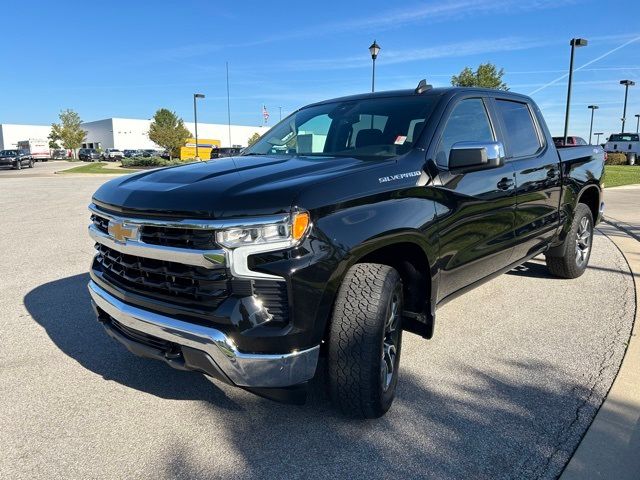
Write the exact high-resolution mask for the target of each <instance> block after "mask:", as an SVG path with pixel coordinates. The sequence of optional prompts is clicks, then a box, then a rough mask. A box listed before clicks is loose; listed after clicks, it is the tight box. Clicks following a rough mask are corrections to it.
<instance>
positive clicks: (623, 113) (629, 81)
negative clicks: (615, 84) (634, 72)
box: [620, 80, 636, 133]
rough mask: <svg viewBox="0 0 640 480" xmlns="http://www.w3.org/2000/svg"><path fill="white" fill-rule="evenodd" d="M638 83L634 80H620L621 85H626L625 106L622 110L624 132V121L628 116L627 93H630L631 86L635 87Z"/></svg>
mask: <svg viewBox="0 0 640 480" xmlns="http://www.w3.org/2000/svg"><path fill="white" fill-rule="evenodd" d="M635 84H636V82H634V81H633V80H620V85H624V108H623V110H622V131H621V132H620V133H624V121H625V117H626V116H627V95H628V94H629V87H633V86H634V85H635Z"/></svg>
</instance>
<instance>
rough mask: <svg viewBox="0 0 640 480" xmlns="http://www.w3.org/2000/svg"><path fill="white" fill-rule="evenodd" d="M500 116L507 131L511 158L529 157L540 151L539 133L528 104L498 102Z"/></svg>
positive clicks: (509, 101) (508, 101) (507, 101)
mask: <svg viewBox="0 0 640 480" xmlns="http://www.w3.org/2000/svg"><path fill="white" fill-rule="evenodd" d="M496 106H497V109H498V114H499V115H500V116H501V117H502V122H503V123H504V127H505V129H506V135H507V138H506V140H507V149H508V151H509V155H510V156H511V157H516V158H517V157H528V156H531V155H535V154H536V152H537V151H538V150H540V147H541V145H540V139H539V138H538V131H537V129H536V127H535V124H534V123H533V117H532V116H531V111H530V110H529V106H528V105H527V104H526V103H522V102H513V101H511V100H498V99H497V100H496Z"/></svg>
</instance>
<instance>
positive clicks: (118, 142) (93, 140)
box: [0, 118, 270, 150]
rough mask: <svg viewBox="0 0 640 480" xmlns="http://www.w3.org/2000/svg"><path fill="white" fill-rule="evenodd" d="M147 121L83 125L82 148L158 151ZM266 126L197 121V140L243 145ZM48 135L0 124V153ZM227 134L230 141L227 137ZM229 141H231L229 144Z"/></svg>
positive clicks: (43, 128) (46, 128) (45, 129)
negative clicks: (84, 136) (204, 139)
mask: <svg viewBox="0 0 640 480" xmlns="http://www.w3.org/2000/svg"><path fill="white" fill-rule="evenodd" d="M150 125H151V120H138V119H133V118H106V119H104V120H97V121H95V122H85V123H83V124H82V129H83V130H84V131H85V132H87V136H86V138H85V141H84V143H83V145H82V146H83V147H87V148H103V149H104V148H117V149H119V150H125V149H131V150H134V149H149V148H151V149H159V148H160V147H159V146H158V145H156V144H155V143H153V142H152V141H151V140H149V136H148V133H149V126H150ZM185 127H186V128H187V129H188V130H189V131H190V132H191V133H192V134H195V125H194V124H193V123H190V122H185ZM269 128H270V127H265V126H258V127H251V126H246V125H231V132H229V125H224V124H217V123H200V122H198V138H207V139H215V140H218V141H219V142H220V145H221V146H223V147H226V146H242V147H244V146H246V145H247V141H248V139H249V137H251V136H252V135H253V134H254V133H258V134H259V135H262V134H263V133H264V132H266V131H267V130H268V129H269ZM50 133H51V126H50V125H16V124H8V123H2V124H0V150H4V149H11V148H17V146H18V142H20V141H25V140H30V139H46V138H47V137H48V136H49V134H50ZM229 133H231V138H229ZM229 140H231V141H229Z"/></svg>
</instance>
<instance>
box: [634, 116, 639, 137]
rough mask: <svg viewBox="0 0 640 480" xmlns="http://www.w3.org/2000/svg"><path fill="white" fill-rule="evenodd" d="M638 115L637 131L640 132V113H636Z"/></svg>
mask: <svg viewBox="0 0 640 480" xmlns="http://www.w3.org/2000/svg"><path fill="white" fill-rule="evenodd" d="M634 116H635V117H636V133H640V113H636V114H635V115H634Z"/></svg>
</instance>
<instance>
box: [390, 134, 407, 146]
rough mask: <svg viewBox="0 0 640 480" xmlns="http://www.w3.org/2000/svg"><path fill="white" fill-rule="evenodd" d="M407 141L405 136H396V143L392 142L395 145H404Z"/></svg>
mask: <svg viewBox="0 0 640 480" xmlns="http://www.w3.org/2000/svg"><path fill="white" fill-rule="evenodd" d="M406 141H407V136H406V135H398V136H397V137H396V141H395V142H393V143H394V144H395V145H404V142H406Z"/></svg>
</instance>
